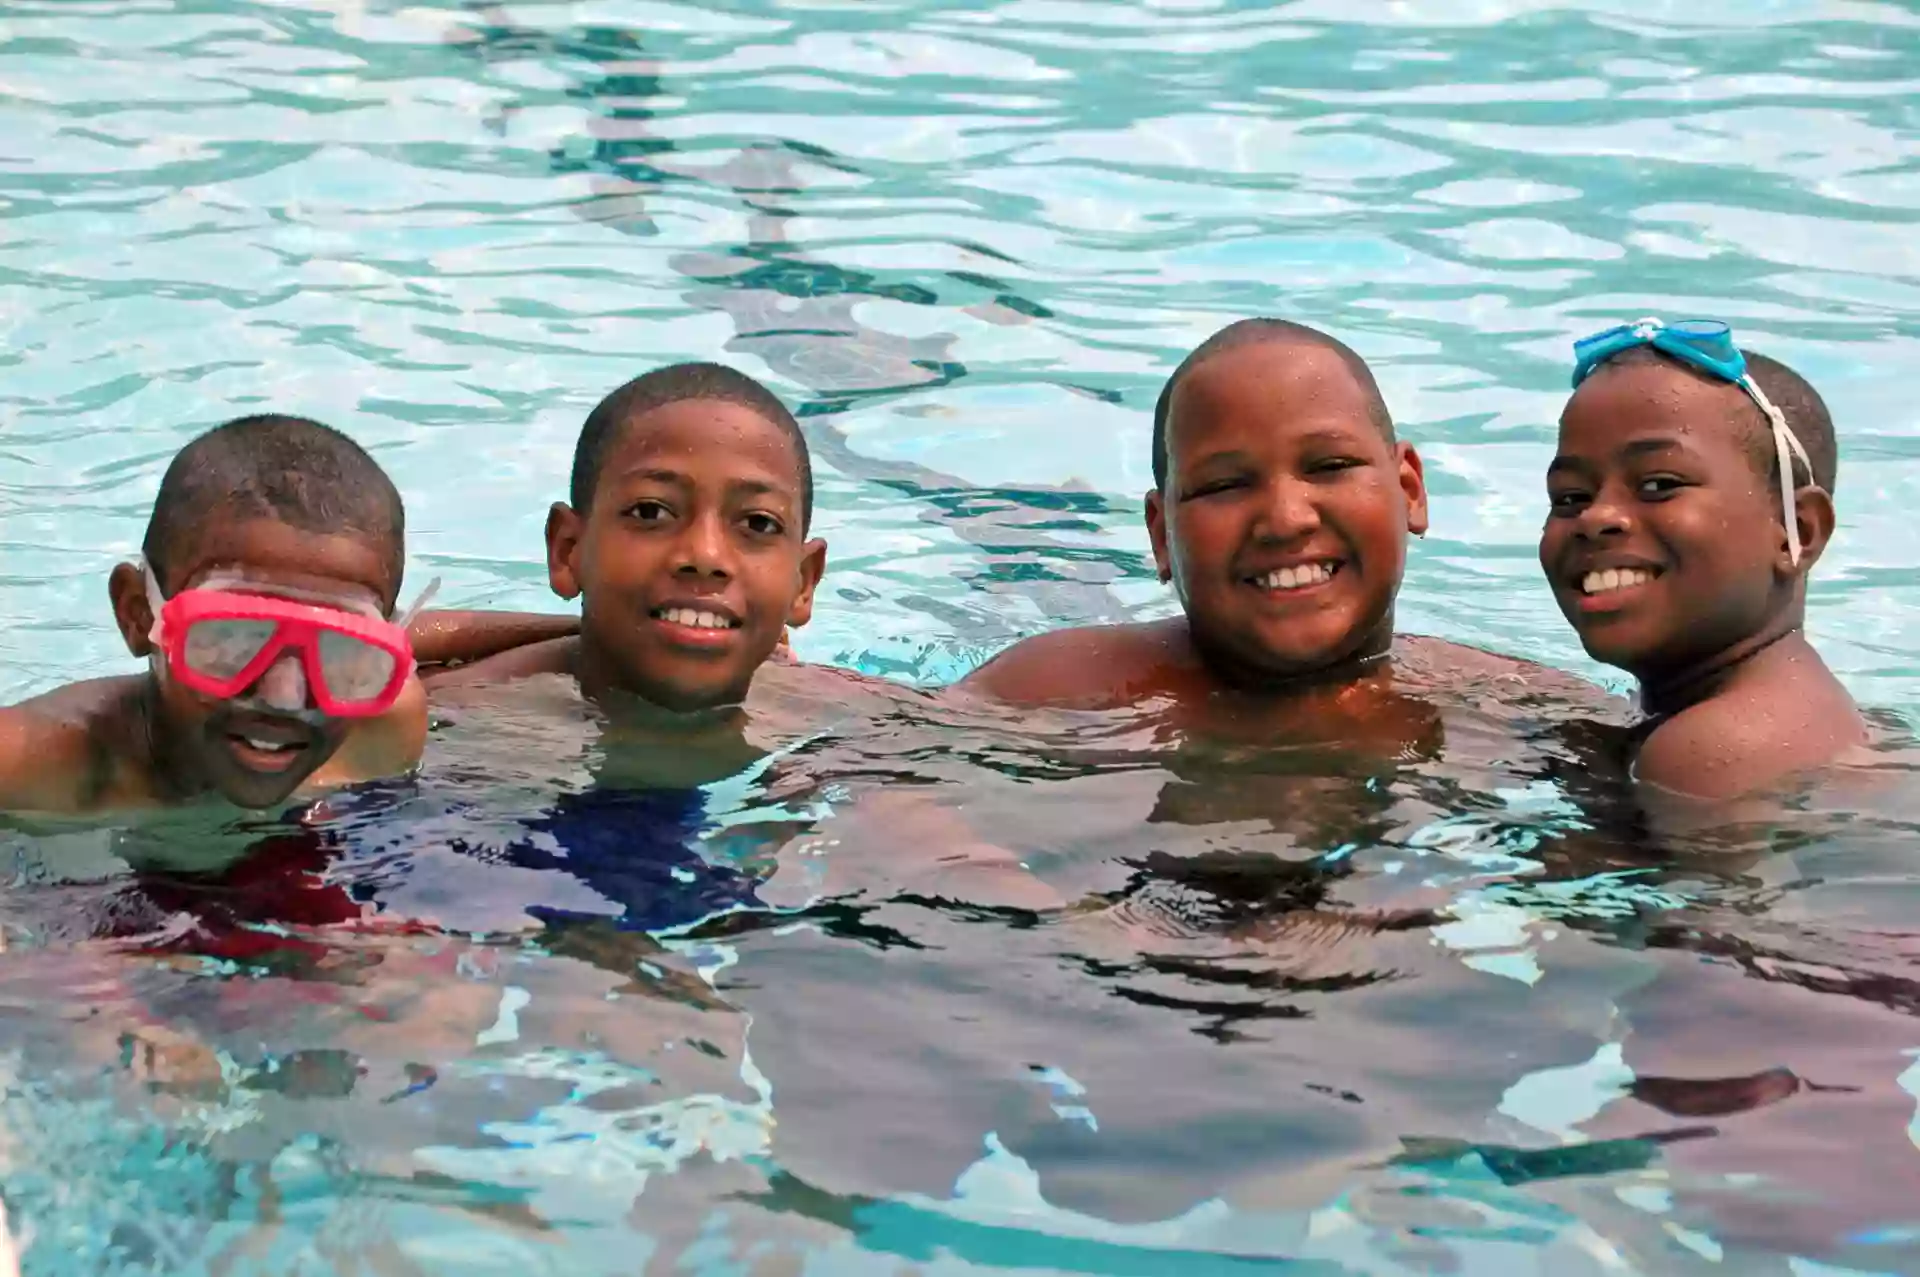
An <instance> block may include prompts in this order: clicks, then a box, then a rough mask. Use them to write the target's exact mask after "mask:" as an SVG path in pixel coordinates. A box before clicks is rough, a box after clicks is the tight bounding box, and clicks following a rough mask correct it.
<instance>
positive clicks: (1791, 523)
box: [1740, 376, 1813, 563]
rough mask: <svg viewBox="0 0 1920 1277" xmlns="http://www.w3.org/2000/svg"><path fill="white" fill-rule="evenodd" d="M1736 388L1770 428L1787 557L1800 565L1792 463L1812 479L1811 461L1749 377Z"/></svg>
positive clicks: (1780, 413) (1776, 411) (1771, 403)
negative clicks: (1796, 462)
mask: <svg viewBox="0 0 1920 1277" xmlns="http://www.w3.org/2000/svg"><path fill="white" fill-rule="evenodd" d="M1740 388H1741V389H1742V390H1745V391H1746V392H1747V394H1749V395H1751V396H1752V397H1753V402H1754V403H1756V404H1758V405H1759V406H1760V411H1761V412H1763V413H1765V414H1766V418H1767V421H1768V423H1769V424H1771V425H1772V426H1773V452H1774V458H1775V460H1776V461H1778V463H1779V465H1780V521H1781V522H1782V523H1784V524H1785V525H1786V529H1787V557H1788V558H1789V559H1791V560H1792V561H1793V562H1794V563H1798V562H1800V521H1799V520H1798V519H1796V518H1794V515H1793V494H1794V490H1795V488H1794V481H1793V461H1794V458H1795V457H1798V458H1799V459H1800V463H1801V464H1802V465H1804V466H1806V468H1807V477H1808V478H1809V479H1811V478H1812V477H1813V461H1812V459H1811V458H1809V457H1808V456H1807V450H1806V449H1805V448H1803V447H1802V446H1801V445H1800V440H1799V439H1798V438H1797V437H1795V435H1794V433H1793V431H1792V430H1790V429H1788V427H1787V419H1786V416H1785V415H1784V414H1783V413H1782V412H1781V411H1780V410H1779V409H1778V408H1776V407H1774V406H1773V401H1772V400H1771V399H1768V398H1767V394H1766V392H1765V391H1764V390H1762V389H1760V386H1759V383H1757V382H1756V381H1754V379H1753V378H1752V377H1751V376H1746V377H1742V378H1741V379H1740Z"/></svg>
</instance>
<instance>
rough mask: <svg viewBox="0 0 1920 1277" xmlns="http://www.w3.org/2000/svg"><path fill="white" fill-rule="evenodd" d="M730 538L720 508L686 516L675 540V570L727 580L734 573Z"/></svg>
mask: <svg viewBox="0 0 1920 1277" xmlns="http://www.w3.org/2000/svg"><path fill="white" fill-rule="evenodd" d="M733 568H734V563H733V540H732V538H731V537H729V536H728V535H727V529H726V525H725V522H724V520H723V519H722V518H721V516H720V512H719V511H709V512H705V513H702V514H700V515H697V516H696V517H694V518H691V519H688V520H687V521H686V523H685V524H684V525H683V530H682V532H681V534H680V537H679V539H678V540H677V541H676V542H675V543H674V565H673V570H674V572H675V573H676V574H679V575H683V576H700V577H713V578H716V579H718V580H723V581H724V580H726V579H727V578H729V577H731V576H732V575H733Z"/></svg>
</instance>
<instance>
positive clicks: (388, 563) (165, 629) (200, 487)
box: [0, 415, 577, 812]
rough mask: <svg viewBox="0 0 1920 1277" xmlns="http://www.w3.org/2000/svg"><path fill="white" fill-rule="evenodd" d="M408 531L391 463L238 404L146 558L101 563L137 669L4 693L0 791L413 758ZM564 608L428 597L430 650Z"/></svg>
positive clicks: (349, 775)
mask: <svg viewBox="0 0 1920 1277" xmlns="http://www.w3.org/2000/svg"><path fill="white" fill-rule="evenodd" d="M405 536H406V520H405V511H404V508H403V506H402V504H401V500H400V494H399V493H398V492H397V491H396V490H395V488H394V486H393V483H392V481H391V480H390V479H388V477H387V475H386V473H385V472H384V471H382V470H381V468H380V466H379V464H378V463H377V462H375V461H374V460H373V458H372V457H370V456H368V455H367V453H366V452H365V451H364V450H363V449H361V448H360V447H359V445H357V444H355V443H354V442H353V441H352V440H351V439H348V438H347V437H346V436H345V435H343V434H341V433H339V432H338V431H336V430H333V429H331V428H329V427H327V426H323V425H321V424H319V423H318V422H314V421H307V420H304V419H302V418H297V417H285V416H271V415H270V416H256V417H243V418H240V419H238V420H236V421H231V422H228V423H227V424H225V425H223V426H220V427H218V428H216V429H214V430H211V431H209V432H208V433H206V434H204V435H202V436H200V437H199V438H198V439H196V440H194V441H193V442H192V443H190V444H188V445H187V446H186V447H185V448H183V449H181V451H180V453H179V454H178V455H177V456H175V457H174V459H173V462H172V464H171V465H169V466H168V468H167V473H166V476H165V477H164V478H163V479H162V480H161V484H160V493H159V496H158V497H157V498H156V500H155V502H154V508H153V514H152V517H151V519H150V521H149V523H148V526H147V534H146V539H145V543H144V547H143V549H144V561H143V562H142V563H140V564H137V565H136V564H133V563H123V564H121V565H119V566H118V567H116V568H115V569H114V570H113V574H112V576H111V578H110V582H109V589H110V593H111V595H112V599H113V609H114V616H115V620H116V622H117V623H118V625H119V628H120V631H121V634H122V636H123V637H124V638H125V640H126V643H127V648H128V650H129V651H130V652H131V653H132V654H133V655H135V656H138V657H145V658H147V662H148V668H147V670H146V672H145V673H143V674H139V675H131V676H124V677H118V678H103V679H94V680H90V681H88V682H84V683H76V684H73V685H70V686H68V687H64V688H60V689H59V690H57V691H54V692H51V693H48V694H46V695H44V696H40V697H37V698H35V699H33V700H30V701H27V702H25V703H23V704H21V705H17V706H13V707H11V708H7V709H0V808H6V809H9V810H31V811H58V812H79V811H99V810H108V809H113V808H122V807H128V806H145V805H151V804H155V803H170V802H182V801H187V800H190V799H194V798H200V797H210V796H218V797H221V798H225V799H226V800H228V801H230V802H232V803H235V804H237V805H239V806H242V807H249V808H271V807H275V806H277V805H279V804H280V803H282V802H284V801H286V800H287V799H288V798H290V797H292V796H294V794H295V793H296V792H298V791H300V790H301V789H303V788H310V787H319V786H326V785H333V784H341V783H346V782H350V781H355V780H363V779H371V778H373V777H377V776H387V775H393V774H396V773H400V772H404V771H406V770H408V769H409V768H411V767H412V766H413V765H414V764H415V763H417V762H418V761H419V758H420V751H421V749H422V747H423V745H424V744H425V740H426V730H427V718H426V695H425V693H424V691H423V690H422V688H421V685H420V681H419V679H418V678H417V677H416V676H415V661H416V654H415V651H414V645H413V642H412V639H411V637H410V636H409V632H408V623H409V622H410V621H411V620H412V619H413V615H414V610H416V609H417V608H418V606H419V603H418V602H416V604H415V605H414V609H410V610H409V611H408V612H407V613H405V614H403V615H399V616H395V614H394V607H393V605H394V602H395V599H396V596H397V595H398V593H399V589H400V576H401V571H402V568H403V566H404V563H405ZM429 592H430V591H429ZM424 598H425V596H424V595H423V596H422V599H421V600H420V601H421V602H424ZM449 618H451V621H450V620H449ZM576 624H577V622H574V621H572V620H571V619H570V618H516V617H504V616H503V617H488V616H485V615H484V614H482V615H480V616H477V617H467V616H465V615H463V614H439V616H438V618H437V619H436V621H435V623H434V624H433V625H431V626H430V628H429V634H430V644H431V647H432V649H433V658H434V659H447V658H450V657H465V658H467V659H476V658H478V657H480V656H484V655H487V654H488V653H489V652H490V651H492V650H497V649H498V647H499V646H511V645H512V644H513V643H514V642H515V641H520V640H525V639H532V638H540V637H548V636H550V635H551V634H553V633H555V632H563V631H565V630H567V629H570V628H572V627H573V626H574V625H576ZM463 632H464V633H465V635H466V636H467V640H468V641H465V642H463V641H462V639H461V634H462V633H463Z"/></svg>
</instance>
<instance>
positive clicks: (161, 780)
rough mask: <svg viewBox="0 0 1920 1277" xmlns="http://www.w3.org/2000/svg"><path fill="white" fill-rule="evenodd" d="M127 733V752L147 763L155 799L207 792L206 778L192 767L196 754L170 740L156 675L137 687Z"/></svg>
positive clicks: (170, 728) (173, 799)
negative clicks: (137, 690) (138, 688)
mask: <svg viewBox="0 0 1920 1277" xmlns="http://www.w3.org/2000/svg"><path fill="white" fill-rule="evenodd" d="M127 731H128V733H129V739H128V741H127V742H126V743H127V746H128V752H129V754H130V755H131V756H132V757H135V758H139V759H141V760H143V761H144V763H145V764H146V766H145V771H146V773H147V775H148V776H149V777H151V779H152V784H153V789H154V792H155V796H156V797H158V798H160V799H162V800H164V801H168V802H179V801H184V800H186V799H188V798H192V797H194V796H196V795H198V794H202V793H205V792H206V791H207V789H208V788H209V786H208V785H207V779H206V777H204V776H201V775H199V774H198V773H197V772H196V771H195V770H194V769H193V766H192V762H191V760H192V759H193V758H195V757H197V754H196V752H195V751H194V750H191V749H181V748H179V747H178V746H177V745H175V744H174V742H173V741H172V740H171V739H169V738H170V737H171V736H172V735H173V734H174V729H173V726H172V724H170V723H169V722H168V721H167V717H166V709H165V707H164V706H163V704H162V703H161V700H160V679H159V676H158V675H156V674H149V675H148V676H147V677H146V679H145V680H143V681H142V683H141V684H140V690H139V692H138V693H137V694H136V695H135V697H134V701H133V713H132V715H131V716H130V718H129V721H128V723H127Z"/></svg>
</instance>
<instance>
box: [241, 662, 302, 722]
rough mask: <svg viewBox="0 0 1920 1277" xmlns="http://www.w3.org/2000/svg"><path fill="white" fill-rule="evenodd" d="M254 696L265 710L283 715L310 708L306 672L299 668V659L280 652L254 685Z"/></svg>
mask: <svg viewBox="0 0 1920 1277" xmlns="http://www.w3.org/2000/svg"><path fill="white" fill-rule="evenodd" d="M254 695H255V696H256V697H257V698H258V699H259V701H260V703H261V704H263V705H265V706H266V707H267V708H269V709H273V710H277V711H279V712H280V713H283V714H297V713H299V712H300V711H301V710H304V709H308V708H311V706H310V705H309V703H308V688H307V671H306V669H305V668H304V667H302V666H301V664H300V658H299V657H298V656H296V655H295V654H294V653H292V652H282V653H281V654H280V657H279V659H278V660H276V661H274V663H273V664H272V665H269V666H268V667H267V672H266V673H265V674H262V675H261V676H260V681H259V682H258V683H257V684H255V685H254Z"/></svg>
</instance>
